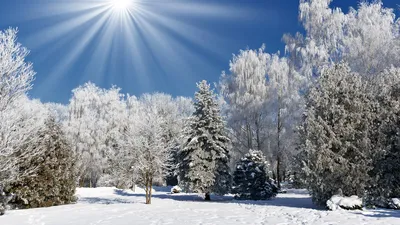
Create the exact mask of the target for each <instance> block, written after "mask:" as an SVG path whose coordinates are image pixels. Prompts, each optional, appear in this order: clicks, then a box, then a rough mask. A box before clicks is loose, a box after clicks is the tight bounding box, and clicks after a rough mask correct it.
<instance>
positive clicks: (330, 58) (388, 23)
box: [284, 0, 400, 78]
mask: <svg viewBox="0 0 400 225" xmlns="http://www.w3.org/2000/svg"><path fill="white" fill-rule="evenodd" d="M331 2H332V0H301V1H300V6H299V12H300V15H299V18H300V21H301V23H302V24H303V27H304V29H305V34H304V35H302V34H300V33H298V34H296V35H295V36H294V37H292V36H290V35H286V36H285V37H284V40H285V42H286V50H287V52H288V53H289V55H290V59H291V60H292V61H293V67H294V68H295V69H296V71H298V72H299V73H300V74H302V75H304V76H305V77H308V78H312V77H314V76H317V75H318V74H320V71H321V69H323V67H324V66H326V65H330V64H332V63H340V62H341V61H346V62H347V63H348V64H349V66H350V68H351V69H352V71H354V72H357V73H359V74H360V75H363V76H366V75H376V74H378V73H380V72H382V71H383V70H385V69H388V68H390V66H392V65H393V66H396V67H399V66H400V63H399V62H400V60H399V59H400V51H399V49H400V41H399V40H400V26H399V25H400V20H399V19H396V15H395V14H394V10H393V9H390V8H385V7H384V6H383V3H382V2H381V1H373V2H372V3H367V2H361V3H360V4H359V6H358V9H353V8H350V10H349V12H348V13H344V12H343V11H342V10H341V9H340V8H334V9H333V8H330V3H331Z"/></svg>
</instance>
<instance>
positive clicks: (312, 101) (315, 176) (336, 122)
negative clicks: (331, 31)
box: [300, 64, 374, 205]
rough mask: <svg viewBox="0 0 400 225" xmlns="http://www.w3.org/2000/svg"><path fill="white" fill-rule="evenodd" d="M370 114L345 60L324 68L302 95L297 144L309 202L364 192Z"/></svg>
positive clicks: (366, 98) (363, 91)
mask: <svg viewBox="0 0 400 225" xmlns="http://www.w3.org/2000/svg"><path fill="white" fill-rule="evenodd" d="M373 120H374V114H373V110H372V104H371V97H370V96H369V95H368V92H367V90H366V85H365V82H363V81H362V79H361V76H360V75H358V74H356V73H352V72H351V71H350V68H349V67H348V66H347V65H346V64H338V65H335V66H334V67H332V68H327V69H326V70H325V71H324V72H323V74H322V75H321V76H320V78H319V79H318V81H317V83H316V84H315V85H314V86H313V87H311V89H310V90H309V92H308V94H307V96H306V112H305V118H304V122H303V125H302V133H301V136H300V138H301V143H302V145H301V148H302V150H303V152H302V154H303V156H304V158H303V163H304V165H303V166H304V167H303V170H304V173H305V180H306V184H307V186H308V189H309V190H310V193H311V195H312V197H313V201H314V202H316V203H318V204H321V205H324V204H325V203H326V201H327V200H328V199H329V198H330V197H332V196H333V195H335V194H339V193H341V194H343V195H345V196H352V195H358V196H360V197H362V196H363V195H364V192H365V190H366V188H367V187H368V184H369V182H370V177H369V174H368V173H369V171H371V166H372V158H371V151H372V146H371V140H370V138H369V130H370V129H371V128H372V121H373Z"/></svg>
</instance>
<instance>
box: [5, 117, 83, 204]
mask: <svg viewBox="0 0 400 225" xmlns="http://www.w3.org/2000/svg"><path fill="white" fill-rule="evenodd" d="M35 135H37V138H35V139H33V140H32V141H31V142H29V143H27V144H26V145H25V146H23V148H22V149H21V150H22V151H20V152H17V154H22V155H21V157H20V158H19V161H18V162H17V165H18V168H19V170H20V171H23V170H25V169H29V168H36V169H35V171H34V172H33V173H31V174H29V175H26V176H23V177H20V178H19V179H18V180H16V181H14V182H12V183H11V184H10V185H9V186H7V188H6V189H5V191H6V193H7V192H8V193H12V194H15V197H14V198H13V199H12V200H11V201H10V203H9V204H10V205H12V207H13V208H36V207H49V206H55V205H62V204H68V203H72V202H74V201H75V200H76V199H75V197H74V194H75V189H76V185H75V182H76V174H75V172H76V171H75V161H76V158H75V156H74V153H73V151H71V148H70V146H69V144H68V142H67V140H66V138H65V136H64V133H63V131H62V130H61V127H60V125H59V124H57V123H56V122H55V121H54V119H53V118H51V117H50V118H48V119H47V120H46V123H45V126H44V127H43V128H41V129H40V130H39V131H38V132H37V134H35ZM37 150H40V151H39V153H37V154H36V155H31V153H32V152H33V151H37ZM27 153H28V154H27Z"/></svg>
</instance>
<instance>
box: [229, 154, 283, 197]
mask: <svg viewBox="0 0 400 225" xmlns="http://www.w3.org/2000/svg"><path fill="white" fill-rule="evenodd" d="M267 165H268V163H267V161H266V159H265V156H264V154H263V153H262V152H261V151H253V150H250V151H249V153H247V154H246V155H245V156H244V157H243V158H242V159H241V160H240V161H239V162H238V163H237V164H236V170H235V172H234V174H233V187H232V194H235V198H237V199H242V200H243V199H249V200H266V199H270V198H272V197H274V196H275V195H276V193H275V192H274V190H273V186H272V184H271V183H270V181H269V178H268V168H267Z"/></svg>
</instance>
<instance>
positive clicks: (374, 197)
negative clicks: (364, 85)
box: [368, 68, 400, 207]
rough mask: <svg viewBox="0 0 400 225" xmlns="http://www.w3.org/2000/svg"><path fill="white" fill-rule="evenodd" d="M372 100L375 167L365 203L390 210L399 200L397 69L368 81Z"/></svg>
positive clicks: (399, 90)
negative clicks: (373, 107)
mask: <svg viewBox="0 0 400 225" xmlns="http://www.w3.org/2000/svg"><path fill="white" fill-rule="evenodd" d="M370 89H371V90H372V92H373V94H374V97H375V111H374V112H375V113H376V118H375V127H374V128H373V129H371V131H370V132H371V139H372V142H373V146H374V155H373V157H372V158H373V160H374V163H373V165H374V168H373V170H372V171H371V173H370V174H371V177H372V182H371V186H370V187H369V190H368V194H369V196H368V201H369V202H368V204H377V205H378V206H381V207H390V203H391V200H390V199H391V198H398V197H400V172H399V171H400V147H399V143H400V127H399V126H400V69H396V68H391V69H388V70H385V71H384V72H383V73H381V74H379V75H378V76H376V77H374V79H371V80H370Z"/></svg>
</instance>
